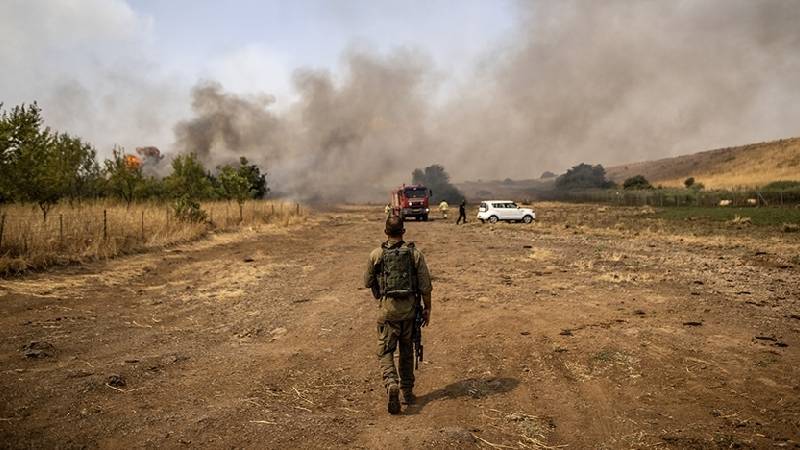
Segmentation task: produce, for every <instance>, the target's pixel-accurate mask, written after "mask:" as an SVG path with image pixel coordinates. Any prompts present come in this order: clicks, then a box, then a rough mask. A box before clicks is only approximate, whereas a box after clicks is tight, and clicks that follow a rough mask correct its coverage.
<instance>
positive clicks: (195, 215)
mask: <svg viewBox="0 0 800 450" xmlns="http://www.w3.org/2000/svg"><path fill="white" fill-rule="evenodd" d="M173 209H174V210H175V217H177V218H178V219H179V220H182V221H184V222H195V223H197V222H203V221H205V220H206V218H207V215H206V212H205V211H203V209H202V208H200V203H198V202H197V201H195V200H192V199H191V198H189V197H185V196H184V197H179V198H177V199H176V200H175V203H174V205H173Z"/></svg>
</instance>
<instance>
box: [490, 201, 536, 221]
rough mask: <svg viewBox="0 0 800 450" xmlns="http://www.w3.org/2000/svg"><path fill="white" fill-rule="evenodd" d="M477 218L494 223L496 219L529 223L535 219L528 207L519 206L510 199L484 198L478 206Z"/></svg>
mask: <svg viewBox="0 0 800 450" xmlns="http://www.w3.org/2000/svg"><path fill="white" fill-rule="evenodd" d="M478 219H479V220H480V221H481V222H484V221H486V220H488V221H489V223H495V222H497V221H498V220H508V221H509V222H511V221H518V220H521V221H523V222H525V223H531V222H533V221H534V220H535V219H536V213H535V212H533V210H532V209H529V208H520V207H519V206H517V204H516V203H514V202H512V201H511V200H485V201H482V202H481V205H480V207H479V208H478Z"/></svg>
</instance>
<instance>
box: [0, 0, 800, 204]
mask: <svg viewBox="0 0 800 450" xmlns="http://www.w3.org/2000/svg"><path fill="white" fill-rule="evenodd" d="M117 3H119V2H117ZM515 6H516V24H515V27H514V28H513V30H512V31H511V32H509V34H508V36H506V37H505V38H504V39H503V40H502V42H500V43H498V44H497V45H496V46H495V47H494V48H492V50H491V51H488V52H486V53H485V54H484V55H483V56H482V57H481V58H479V59H478V60H477V61H475V62H474V64H472V65H471V67H472V69H471V71H470V73H456V74H451V73H446V72H444V71H443V70H442V66H441V65H439V64H437V61H436V60H434V59H433V58H432V57H431V56H429V53H428V52H427V51H426V49H425V48H424V46H420V47H414V48H405V47H400V48H396V49H395V50H390V51H379V50H374V49H369V46H368V45H367V46H364V45H362V46H354V47H351V49H350V50H348V51H346V52H345V54H344V55H343V56H342V64H341V67H342V69H341V70H336V71H327V70H323V69H319V68H317V67H308V68H304V67H301V68H296V69H295V70H294V74H293V76H292V84H293V93H292V94H293V96H292V97H291V100H290V101H287V102H286V104H285V105H284V104H279V102H276V96H277V95H279V93H278V92H275V91H270V88H269V86H267V87H265V88H264V89H263V91H264V92H252V93H250V94H242V93H241V91H238V92H237V93H233V92H232V91H230V90H228V89H229V88H230V87H229V86H225V85H223V84H220V83H219V82H217V81H214V80H213V77H210V79H209V80H206V81H201V82H199V83H197V84H195V85H194V87H193V88H191V89H190V88H189V87H188V86H187V85H186V84H185V83H184V84H183V85H181V90H180V92H181V93H182V94H181V95H183V93H184V92H188V91H190V90H191V110H190V111H186V112H179V111H185V110H186V102H185V101H182V97H181V96H176V95H171V96H164V95H156V94H154V93H158V92H162V90H161V89H155V88H153V87H154V86H159V87H163V86H167V85H173V84H174V83H176V80H172V79H171V80H169V82H167V81H163V80H161V79H158V78H157V74H158V73H159V71H158V70H146V71H145V70H143V71H131V70H129V71H127V72H126V73H125V76H124V77H122V78H123V79H125V80H131V79H134V80H136V79H139V80H140V81H139V82H127V83H125V84H124V86H125V88H124V90H125V92H120V93H116V94H115V93H111V94H109V92H106V91H108V90H111V91H113V89H114V88H113V86H118V85H119V83H116V82H115V81H114V80H116V81H118V80H119V79H120V77H119V76H118V75H114V74H112V75H107V76H106V77H107V78H108V79H109V80H111V81H107V80H106V81H104V82H103V83H93V84H87V83H83V84H81V85H79V86H83V88H82V89H72V90H70V91H69V95H70V98H62V97H63V95H67V94H63V93H64V92H65V91H64V90H63V89H61V90H58V89H55V90H53V92H51V93H49V94H48V95H47V96H45V98H50V97H52V98H55V99H56V100H53V101H51V102H50V104H51V105H54V107H53V108H52V109H54V110H55V112H54V115H55V116H56V117H57V118H58V117H69V118H70V122H68V124H73V122H75V121H76V120H77V119H76V118H77V117H84V116H86V120H85V121H84V122H85V123H86V124H88V125H86V126H80V127H77V129H75V131H76V132H77V133H79V134H81V135H83V136H84V137H86V138H88V139H90V140H92V141H95V142H104V141H103V140H102V139H98V138H97V137H98V136H103V137H107V136H104V133H106V134H108V131H107V130H115V131H114V133H117V131H118V130H121V129H124V130H132V129H138V130H141V134H147V135H146V136H142V137H141V140H140V141H139V142H138V143H135V144H134V145H128V147H130V148H133V147H134V146H138V145H142V144H148V145H149V144H150V143H153V144H156V145H158V146H159V147H161V148H162V149H164V150H165V151H166V152H167V153H172V154H174V153H177V152H187V151H194V152H197V153H198V154H199V155H200V157H201V158H202V159H203V161H204V162H206V163H207V164H211V165H216V164H221V163H228V162H234V161H236V160H238V157H239V156H246V157H247V158H248V159H250V160H251V161H253V162H256V163H259V164H262V165H263V166H264V167H266V168H267V170H268V171H269V173H270V178H271V180H272V183H273V186H274V187H275V189H276V190H279V191H284V192H290V193H295V194H297V195H298V196H300V197H313V196H327V195H332V196H335V197H337V198H342V196H343V195H344V196H345V197H346V198H352V199H354V200H356V199H364V198H376V195H377V198H382V197H383V195H384V194H385V190H386V188H387V187H389V186H392V185H395V184H397V183H399V182H402V181H409V179H410V174H411V171H412V170H413V169H414V168H416V167H425V166H429V165H431V164H442V165H443V166H444V167H445V168H446V169H447V171H448V172H449V173H450V174H451V175H452V176H453V179H454V180H457V181H460V180H466V179H476V178H483V179H490V178H496V179H501V178H506V177H511V178H515V179H519V178H536V177H537V176H538V174H540V173H542V172H543V171H545V170H551V171H554V172H562V171H564V170H565V169H566V168H568V167H570V166H572V165H575V164H577V163H579V162H586V163H590V164H597V163H602V164H604V165H613V164H619V163H624V162H629V161H636V160H644V159H651V158H660V157H666V156H671V155H675V154H679V153H689V152H694V151H698V150H703V149H707V148H714V147H719V146H726V145H736V144H742V143H748V142H755V141H762V140H770V139H777V138H783V137H789V136H796V135H800V126H799V125H798V124H800V90H798V89H797V88H796V86H798V85H800V27H798V26H797V24H798V23H800V8H798V5H797V2H796V1H793V0H757V1H753V0H707V1H703V2H688V1H660V0H641V1H623V0H609V1H604V2H591V1H582V0H552V1H550V0H541V1H530V2H519V3H516V4H515ZM118 9H120V8H118ZM129 9H130V8H128V9H125V8H121V9H120V11H119V12H117V13H116V14H117V15H118V16H120V17H122V18H121V19H119V20H120V21H123V19H124V18H126V17H128V16H131V15H132V14H133V12H132V11H129ZM47 10H48V9H47V8H45V9H43V10H42V14H44V13H46V11H47ZM123 13H124V14H123ZM9 20H10V21H6V22H2V19H0V25H4V26H0V28H5V29H9V27H11V28H10V29H11V30H12V31H11V34H10V35H9V36H11V37H12V38H13V37H14V36H15V34H14V33H15V32H17V34H20V35H22V36H24V35H23V34H22V33H23V31H24V30H23V29H22V28H20V27H19V26H17V28H13V27H12V26H16V25H15V24H17V23H24V21H22V20H16V21H15V20H11V19H9ZM127 20H128V19H125V21H124V23H129V22H130V21H127ZM137 20H138V22H131V23H139V22H141V23H145V24H144V25H141V26H152V24H150V23H149V22H147V21H145V20H139V19H137ZM98 22H102V21H99V20H98ZM5 25H8V26H5ZM408 26H409V27H414V23H409V24H408ZM128 28H131V27H128ZM128 28H125V27H116V28H115V29H128ZM133 28H134V29H133V30H132V31H129V32H128V33H126V34H125V35H124V36H123V37H124V38H125V39H131V38H130V36H135V35H136V33H135V27H133ZM90 29H91V28H90ZM15 30H16V31H15ZM28 41H30V40H27V41H26V40H24V39H21V40H20V42H28ZM12 42H15V41H14V40H13V39H12ZM397 44H398V45H402V44H403V43H402V42H398V43H397ZM31 45H32V44H31ZM14 48H16V47H14V46H9V47H8V48H7V49H4V50H3V49H0V62H3V61H10V64H11V65H12V66H15V65H20V64H21V61H23V59H24V58H25V55H28V54H31V53H33V52H30V51H29V52H22V51H16V52H15V51H14V50H13V49H14ZM26 48H27V47H26ZM365 48H366V50H365ZM4 52H5V53H4ZM42 54H44V53H42ZM43 58H44V57H43ZM29 71H30V70H29ZM98 73H100V75H97V76H98V77H100V76H104V75H102V73H101V72H98ZM145 73H147V74H148V75H144V74H145ZM270 75H271V74H267V73H265V74H264V79H265V80H268V79H272V78H271V77H270ZM8 77H12V78H8ZM14 77H15V75H13V71H12V72H6V73H4V74H0V89H3V87H2V86H3V85H6V83H5V82H4V80H11V81H13V83H8V84H7V85H8V86H12V87H13V86H16V85H18V84H19V83H21V81H20V80H23V79H34V78H35V77H31V76H23V75H19V79H17V78H14ZM137 77H138V78H137ZM65 83H67V81H63V82H62V81H61V80H59V82H58V83H57V86H63V85H64V84H65ZM115 83H116V84H115ZM87 86H105V87H104V88H102V89H105V90H103V91H98V92H97V93H96V94H95V93H93V91H92V89H89V88H88V87H87ZM137 86H138V87H137ZM98 89H100V88H98ZM275 90H278V88H275ZM137 93H138V94H139V95H138V97H137V95H136V94H137ZM62 94H63V95H62ZM93 95H96V96H97V99H93V100H92V101H87V102H82V101H81V99H83V98H84V97H87V98H90V97H92V96H93ZM4 96H5V93H4V92H2V91H0V101H2V100H3V97H4ZM165 97H166V98H165ZM179 98H180V99H181V102H180V103H178V104H177V106H176V99H179ZM126 102H128V103H126ZM83 103H86V104H90V105H91V107H86V108H83V109H81V110H80V111H82V112H81V113H80V114H76V113H75V110H74V108H75V106H74V105H76V104H77V105H78V106H80V105H81V104H83ZM167 103H169V104H167ZM43 107H44V109H45V114H48V111H50V110H51V107H50V105H48V104H47V103H43ZM64 108H68V109H64ZM70 108H71V109H70ZM128 110H135V111H140V112H141V111H147V112H148V114H146V116H147V117H150V116H152V120H149V121H146V120H144V121H143V120H142V119H141V118H140V117H139V116H141V114H138V113H137V115H136V119H135V120H134V119H133V117H132V116H129V115H126V114H125V111H128ZM65 111H67V112H66V113H65ZM95 116H96V117H95ZM156 118H157V119H156ZM95 119H96V120H95ZM110 122H115V123H116V125H115V124H112V123H110ZM120 123H121V124H123V125H119V124H120ZM91 124H97V125H96V126H94V128H95V130H94V131H92V130H91V128H92V127H93V125H91ZM158 124H163V125H161V126H166V127H169V128H172V129H173V131H174V142H173V143H170V142H162V141H161V140H158V139H152V136H153V134H152V133H153V132H152V130H153V129H154V128H155V126H156V125H158ZM56 127H58V123H56ZM126 133H128V134H130V131H126ZM168 136H169V134H168ZM114 139H120V138H118V137H116V136H115V137H114ZM99 150H100V153H101V154H103V153H104V151H103V149H102V148H101V149H99ZM373 193H377V194H376V195H373Z"/></svg>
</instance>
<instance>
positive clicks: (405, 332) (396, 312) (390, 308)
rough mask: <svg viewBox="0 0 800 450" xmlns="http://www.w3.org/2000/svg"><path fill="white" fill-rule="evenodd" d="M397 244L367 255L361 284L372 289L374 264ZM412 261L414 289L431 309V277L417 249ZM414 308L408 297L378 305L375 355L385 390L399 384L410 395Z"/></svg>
mask: <svg viewBox="0 0 800 450" xmlns="http://www.w3.org/2000/svg"><path fill="white" fill-rule="evenodd" d="M398 242H399V241H398V240H396V239H389V240H388V241H386V243H384V244H383V245H382V246H381V247H378V248H376V249H375V250H373V251H372V253H370V255H369V262H368V264H367V270H366V273H365V274H364V285H365V286H366V287H367V288H370V287H372V283H374V282H376V281H377V280H376V276H377V275H378V274H377V273H376V265H377V264H378V263H379V262H380V260H381V256H382V255H383V248H384V246H386V247H389V246H392V245H395V244H397V243H398ZM403 245H406V244H403ZM413 261H414V266H415V268H416V272H417V289H418V290H419V292H420V294H421V295H422V301H423V304H424V305H425V307H426V308H430V304H431V289H432V286H431V276H430V273H429V272H428V266H427V265H426V264H425V257H424V256H423V255H422V252H420V251H419V250H417V249H416V248H415V249H414V250H413ZM415 305H416V298H415V297H414V296H413V295H410V296H408V297H407V298H392V297H383V298H381V299H380V300H379V303H378V349H377V350H378V351H377V354H378V358H380V364H381V371H382V372H383V382H384V384H385V385H386V387H389V386H390V385H393V384H398V382H399V384H400V389H402V390H403V392H404V393H405V392H411V390H412V389H413V388H414V348H413V344H412V342H411V331H412V329H413V326H414V313H415V311H414V307H415ZM398 344H399V346H400V357H399V363H400V364H399V366H400V367H399V369H400V376H399V377H398V372H397V369H396V368H395V365H394V351H395V349H396V348H397V346H398Z"/></svg>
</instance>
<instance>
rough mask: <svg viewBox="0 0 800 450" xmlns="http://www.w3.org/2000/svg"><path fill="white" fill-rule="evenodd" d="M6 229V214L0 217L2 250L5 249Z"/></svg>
mask: <svg viewBox="0 0 800 450" xmlns="http://www.w3.org/2000/svg"><path fill="white" fill-rule="evenodd" d="M5 228H6V213H3V216H2V217H0V248H3V231H5Z"/></svg>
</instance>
